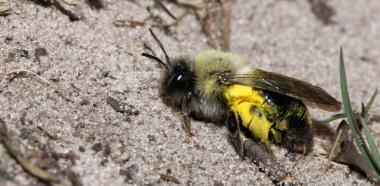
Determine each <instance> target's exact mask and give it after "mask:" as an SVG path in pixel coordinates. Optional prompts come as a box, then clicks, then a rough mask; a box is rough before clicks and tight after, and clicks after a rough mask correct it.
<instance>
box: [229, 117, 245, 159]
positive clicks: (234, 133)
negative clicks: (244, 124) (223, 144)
mask: <svg viewBox="0 0 380 186" xmlns="http://www.w3.org/2000/svg"><path fill="white" fill-rule="evenodd" d="M240 122H241V120H240V117H238V116H237V115H235V114H234V113H233V112H230V113H229V114H228V117H227V121H226V124H227V129H228V137H229V141H230V143H231V144H232V146H233V147H234V148H235V151H236V152H237V153H238V154H239V155H240V157H242V158H243V159H244V148H243V142H242V139H241V136H240V128H239V125H240Z"/></svg>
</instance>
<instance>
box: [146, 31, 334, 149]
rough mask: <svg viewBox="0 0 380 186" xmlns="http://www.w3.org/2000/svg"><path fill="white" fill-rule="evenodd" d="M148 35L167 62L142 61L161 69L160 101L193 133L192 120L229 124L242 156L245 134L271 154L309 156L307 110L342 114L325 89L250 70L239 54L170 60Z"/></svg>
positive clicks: (208, 53) (210, 53) (212, 53)
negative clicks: (274, 148) (277, 149)
mask: <svg viewBox="0 0 380 186" xmlns="http://www.w3.org/2000/svg"><path fill="white" fill-rule="evenodd" d="M150 33H151V35H152V36H153V38H154V39H155V41H156V42H157V43H158V45H159V46H160V48H161V50H162V52H163V53H164V55H165V58H166V59H165V61H163V60H161V59H160V58H158V57H156V56H153V55H150V54H147V53H143V54H142V55H143V56H145V57H148V58H151V59H153V60H155V61H157V62H158V63H159V64H160V66H161V67H162V69H163V73H162V77H161V84H160V89H159V93H160V97H161V99H162V101H163V102H164V103H165V104H166V105H168V106H170V107H172V108H174V109H175V110H177V111H179V112H180V113H181V114H182V116H183V119H184V129H185V130H186V131H187V132H189V133H191V129H190V118H193V119H195V120H201V121H206V122H213V123H222V124H225V125H226V126H227V129H228V134H229V135H228V136H229V139H230V142H231V143H232V145H233V146H234V148H235V150H236V151H237V152H238V153H239V155H241V156H245V155H247V154H246V149H245V148H244V147H245V146H244V144H243V143H244V142H243V140H242V139H241V135H240V132H241V131H242V130H245V131H248V133H249V135H250V138H251V139H254V141H255V142H257V143H260V144H262V146H263V147H265V149H266V150H267V151H268V152H271V150H270V147H271V146H270V145H271V144H277V145H280V146H283V147H285V148H287V149H288V150H289V151H291V152H297V153H303V154H307V153H309V152H310V151H311V149H312V146H313V132H312V126H311V124H312V121H311V117H310V114H309V112H308V110H307V108H306V105H305V104H307V105H312V106H317V107H318V108H321V109H323V110H326V111H339V110H340V108H341V103H340V102H339V101H337V100H336V99H335V98H333V97H332V96H331V95H329V94H328V93H327V92H326V91H325V90H323V89H322V88H320V87H317V86H314V85H312V84H309V83H307V82H304V81H300V80H297V79H294V78H291V77H288V76H285V75H281V74H277V73H273V72H266V71H263V70H260V69H255V68H252V67H251V66H249V65H247V64H246V63H245V61H244V59H243V57H241V56H240V55H238V54H236V53H229V52H223V51H215V50H210V51H203V52H201V53H199V54H198V55H197V56H196V57H195V60H191V59H190V58H178V59H174V60H170V58H169V56H168V54H167V53H166V51H165V49H164V47H163V45H162V43H161V42H160V40H159V39H158V38H157V36H156V35H155V34H154V33H153V32H152V30H150ZM268 154H269V155H271V153H268Z"/></svg>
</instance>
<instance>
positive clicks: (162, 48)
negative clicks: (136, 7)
mask: <svg viewBox="0 0 380 186" xmlns="http://www.w3.org/2000/svg"><path fill="white" fill-rule="evenodd" d="M149 31H150V34H152V36H153V38H154V40H156V42H157V44H158V46H160V48H161V50H162V52H163V53H164V54H165V58H166V63H167V65H170V58H169V56H168V54H167V53H166V51H165V48H164V46H163V45H162V43H161V41H160V40H159V39H158V38H157V36H156V34H154V33H153V31H152V29H151V28H149Z"/></svg>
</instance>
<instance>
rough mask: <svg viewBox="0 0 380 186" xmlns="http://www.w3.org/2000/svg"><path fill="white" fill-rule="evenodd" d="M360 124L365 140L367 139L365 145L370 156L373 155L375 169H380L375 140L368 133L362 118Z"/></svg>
mask: <svg viewBox="0 0 380 186" xmlns="http://www.w3.org/2000/svg"><path fill="white" fill-rule="evenodd" d="M360 122H361V124H362V126H363V129H364V132H365V135H366V139H367V143H368V146H369V148H370V150H371V154H372V155H373V157H374V159H375V161H374V162H375V163H376V164H377V167H380V154H379V150H378V149H377V146H376V144H375V140H374V138H373V136H372V134H371V133H370V131H369V128H368V125H367V123H366V122H365V121H364V119H363V118H362V117H360Z"/></svg>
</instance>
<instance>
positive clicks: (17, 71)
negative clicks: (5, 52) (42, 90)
mask: <svg viewBox="0 0 380 186" xmlns="http://www.w3.org/2000/svg"><path fill="white" fill-rule="evenodd" d="M21 72H26V73H29V74H32V75H33V76H35V77H37V78H38V79H40V80H41V81H43V82H45V83H47V84H48V85H50V86H52V87H53V88H54V92H55V93H57V95H59V96H60V97H62V98H63V99H65V100H66V101H68V102H74V101H72V100H71V99H69V98H67V97H66V96H65V95H64V94H63V92H62V91H60V90H59V88H58V87H55V85H54V83H53V82H51V81H49V80H47V79H46V78H44V77H42V76H40V75H38V74H37V73H34V72H32V71H30V70H26V69H15V70H12V71H10V72H7V73H6V74H5V75H7V76H8V75H11V74H19V73H21Z"/></svg>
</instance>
